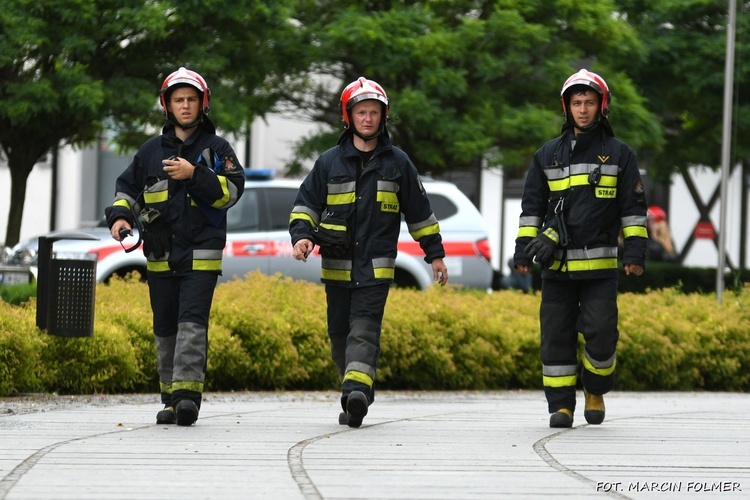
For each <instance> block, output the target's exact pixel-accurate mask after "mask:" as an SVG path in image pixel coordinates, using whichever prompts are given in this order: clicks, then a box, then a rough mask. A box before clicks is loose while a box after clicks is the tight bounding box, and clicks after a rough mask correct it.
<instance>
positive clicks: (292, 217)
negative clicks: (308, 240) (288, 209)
mask: <svg viewBox="0 0 750 500" xmlns="http://www.w3.org/2000/svg"><path fill="white" fill-rule="evenodd" d="M296 220H304V221H307V222H308V223H309V224H310V225H311V226H313V227H315V222H313V220H312V217H310V216H309V215H307V214H301V213H294V212H292V213H291V214H289V223H290V224H291V223H292V222H294V221H296Z"/></svg>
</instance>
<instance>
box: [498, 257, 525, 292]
mask: <svg viewBox="0 0 750 500" xmlns="http://www.w3.org/2000/svg"><path fill="white" fill-rule="evenodd" d="M508 267H509V268H510V274H507V275H504V276H503V279H502V280H501V282H500V283H501V286H502V288H503V289H505V290H521V291H522V292H523V293H529V292H530V291H531V271H525V272H524V271H519V270H518V269H516V268H515V266H514V265H513V258H511V259H510V260H508Z"/></svg>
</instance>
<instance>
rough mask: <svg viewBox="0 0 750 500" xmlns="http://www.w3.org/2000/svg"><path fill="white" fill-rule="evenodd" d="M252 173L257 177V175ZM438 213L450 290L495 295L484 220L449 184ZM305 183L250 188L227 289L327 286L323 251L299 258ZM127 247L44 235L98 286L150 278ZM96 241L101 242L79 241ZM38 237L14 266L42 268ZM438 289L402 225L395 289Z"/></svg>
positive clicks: (234, 217) (99, 237) (235, 232)
mask: <svg viewBox="0 0 750 500" xmlns="http://www.w3.org/2000/svg"><path fill="white" fill-rule="evenodd" d="M251 172H252V171H251ZM423 184H424V186H425V190H426V191H427V194H428V196H429V198H430V202H431V204H432V209H433V211H434V212H435V216H436V217H437V219H438V221H439V223H440V233H441V235H442V237H443V245H444V247H445V252H446V257H445V263H446V266H447V267H448V278H449V279H448V283H449V284H457V285H462V286H464V287H467V288H475V289H483V290H486V289H489V288H490V287H491V286H492V278H493V269H492V266H491V265H490V244H489V240H488V233H487V228H486V225H485V222H484V219H483V218H482V216H481V214H480V213H479V211H478V210H477V208H476V207H475V206H474V205H473V204H472V203H471V201H470V200H469V199H468V198H467V197H466V196H465V195H464V194H463V193H462V192H461V191H460V190H459V189H458V188H457V187H456V186H455V185H454V184H451V183H448V182H442V181H432V180H424V181H423ZM299 185H300V181H299V180H289V179H267V180H253V179H252V178H251V179H248V180H246V182H245V192H244V194H243V195H242V197H241V198H240V200H239V202H238V203H237V205H235V206H234V207H232V208H230V209H229V211H228V214H227V244H226V247H225V248H224V259H223V263H222V269H223V274H222V276H220V277H219V281H227V280H230V279H232V278H235V277H240V278H241V277H244V276H245V275H246V274H247V273H248V272H250V271H254V270H260V271H261V272H263V273H265V274H268V275H273V274H275V273H281V274H283V275H286V276H289V277H291V278H293V279H298V280H306V281H312V282H315V283H319V282H320V265H321V259H320V255H319V254H318V251H317V247H316V250H315V251H314V252H313V255H311V256H310V258H308V260H307V262H301V261H297V260H295V259H294V258H293V257H292V245H291V239H290V237H289V229H288V228H289V213H290V211H291V209H292V206H293V204H294V198H295V196H296V194H297V190H298V188H299ZM134 232H135V233H136V234H134V235H133V236H129V237H128V238H126V239H125V240H124V241H123V242H122V245H121V244H120V243H119V242H117V241H115V240H114V239H112V237H111V235H110V233H109V229H107V227H106V225H105V224H104V223H100V225H99V226H97V227H90V228H81V229H79V230H77V231H55V232H52V233H48V234H46V235H43V236H45V237H47V238H50V239H54V243H53V246H52V251H53V254H54V255H53V258H56V259H65V258H73V259H96V261H97V264H96V279H97V281H99V282H106V281H107V280H108V279H109V278H110V277H111V276H113V275H120V276H124V275H126V274H128V273H132V272H137V273H139V274H141V276H142V277H143V279H145V277H146V258H145V257H144V256H143V251H142V249H141V248H139V249H137V250H135V251H133V252H129V253H127V252H125V250H124V248H123V246H124V247H125V248H130V247H132V246H133V245H135V243H136V242H137V241H138V235H137V232H136V231H134ZM84 237H93V239H77V238H84ZM37 246H38V237H37V238H31V239H29V240H26V241H24V242H21V243H19V244H18V245H16V247H14V249H13V254H12V256H11V259H10V263H11V264H26V265H30V266H32V272H35V269H33V267H35V266H36V252H37ZM432 283H433V280H432V267H431V266H430V265H429V264H427V263H426V262H425V261H424V254H423V253H422V250H421V248H420V246H419V243H417V242H415V241H414V240H413V239H412V237H411V235H410V234H409V232H408V231H407V229H406V223H402V227H401V235H400V237H399V245H398V256H397V258H396V273H395V284H396V285H397V286H401V287H412V288H418V289H425V288H427V287H428V286H430V285H431V284H432Z"/></svg>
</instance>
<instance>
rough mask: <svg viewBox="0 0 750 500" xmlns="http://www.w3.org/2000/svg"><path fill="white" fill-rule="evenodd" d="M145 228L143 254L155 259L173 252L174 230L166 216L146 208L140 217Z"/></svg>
mask: <svg viewBox="0 0 750 500" xmlns="http://www.w3.org/2000/svg"><path fill="white" fill-rule="evenodd" d="M139 219H140V221H141V226H142V227H143V234H142V237H143V253H144V254H145V255H146V256H148V255H149V254H151V255H153V257H154V258H155V259H160V258H162V257H164V256H165V255H166V254H167V253H168V252H170V251H171V250H172V230H171V229H170V227H169V221H167V218H166V216H164V215H162V213H161V212H159V211H158V210H156V209H154V208H151V207H149V208H146V209H144V210H143V211H142V212H141V215H140V217H139Z"/></svg>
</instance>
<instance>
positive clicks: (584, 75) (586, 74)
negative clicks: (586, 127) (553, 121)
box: [560, 69, 611, 119]
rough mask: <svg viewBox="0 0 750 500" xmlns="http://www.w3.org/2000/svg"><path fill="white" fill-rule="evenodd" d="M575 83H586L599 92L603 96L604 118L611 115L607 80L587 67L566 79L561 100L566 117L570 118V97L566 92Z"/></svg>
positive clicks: (601, 110)
mask: <svg viewBox="0 0 750 500" xmlns="http://www.w3.org/2000/svg"><path fill="white" fill-rule="evenodd" d="M575 85H585V86H587V87H590V88H591V89H592V90H594V91H595V92H596V93H598V94H599V95H600V96H601V103H600V106H599V113H600V114H601V117H602V118H604V119H606V118H608V117H609V101H610V98H611V94H610V92H609V87H608V86H607V82H605V81H604V78H602V77H601V76H599V75H597V74H596V73H592V72H591V71H589V70H587V69H582V70H581V71H579V72H578V73H575V74H573V75H570V77H569V78H568V79H567V80H565V84H564V85H563V87H562V90H561V91H560V102H561V103H562V108H563V115H564V116H565V118H566V119H567V118H568V105H567V102H566V101H567V100H568V99H567V96H566V95H565V92H566V91H567V90H568V89H570V88H571V87H573V86H575Z"/></svg>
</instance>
